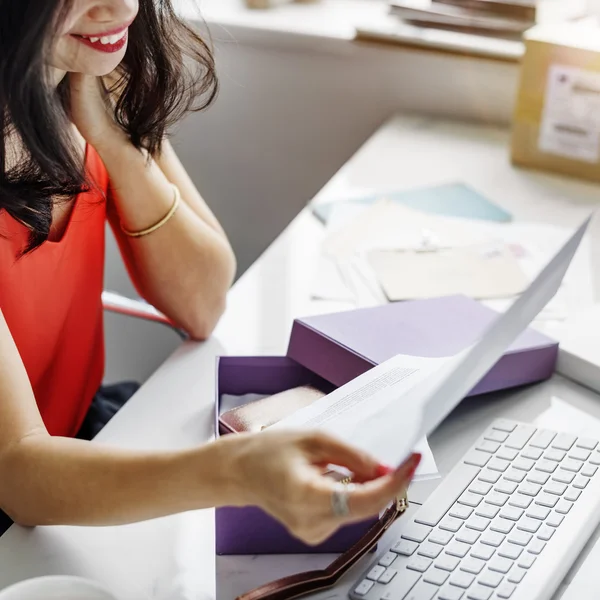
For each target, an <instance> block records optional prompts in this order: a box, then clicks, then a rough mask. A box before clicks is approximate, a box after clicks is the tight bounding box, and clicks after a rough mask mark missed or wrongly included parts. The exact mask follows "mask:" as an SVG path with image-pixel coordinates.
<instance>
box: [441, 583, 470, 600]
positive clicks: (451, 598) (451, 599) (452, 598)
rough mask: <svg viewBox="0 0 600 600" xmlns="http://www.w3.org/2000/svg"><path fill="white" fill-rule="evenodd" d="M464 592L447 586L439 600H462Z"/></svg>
mask: <svg viewBox="0 0 600 600" xmlns="http://www.w3.org/2000/svg"><path fill="white" fill-rule="evenodd" d="M463 594H464V591H463V590H461V589H460V588H457V587H452V586H451V585H449V586H446V587H445V588H444V589H443V590H442V591H441V592H440V593H439V595H438V600H461V599H462V597H463Z"/></svg>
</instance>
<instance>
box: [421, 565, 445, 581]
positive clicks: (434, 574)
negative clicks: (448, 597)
mask: <svg viewBox="0 0 600 600" xmlns="http://www.w3.org/2000/svg"><path fill="white" fill-rule="evenodd" d="M448 577H450V574H449V573H448V572H447V571H442V570H441V569H436V568H435V567H434V568H433V569H429V571H427V573H425V576H424V577H423V581H424V582H425V583H432V584H433V585H444V583H446V579H448Z"/></svg>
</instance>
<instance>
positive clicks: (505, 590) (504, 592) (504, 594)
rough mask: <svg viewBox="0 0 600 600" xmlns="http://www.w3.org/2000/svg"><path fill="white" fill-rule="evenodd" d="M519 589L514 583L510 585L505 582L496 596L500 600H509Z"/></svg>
mask: <svg viewBox="0 0 600 600" xmlns="http://www.w3.org/2000/svg"><path fill="white" fill-rule="evenodd" d="M516 589H517V586H516V585H515V584H514V583H508V582H507V581H505V582H504V583H503V584H502V585H501V586H500V587H499V588H498V589H497V590H496V595H497V596H498V598H501V599H502V600H508V599H509V598H510V597H511V596H512V595H513V593H514V591H515V590H516Z"/></svg>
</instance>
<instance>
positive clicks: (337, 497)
mask: <svg viewBox="0 0 600 600" xmlns="http://www.w3.org/2000/svg"><path fill="white" fill-rule="evenodd" d="M353 489H354V484H352V483H350V484H348V485H345V484H343V483H336V485H335V489H334V490H333V492H332V494H331V509H332V511H333V514H334V515H335V516H336V517H340V518H345V517H348V516H349V515H350V508H349V507H348V496H349V495H350V493H351V492H352V491H353Z"/></svg>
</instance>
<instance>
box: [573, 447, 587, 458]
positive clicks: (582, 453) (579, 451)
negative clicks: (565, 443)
mask: <svg viewBox="0 0 600 600" xmlns="http://www.w3.org/2000/svg"><path fill="white" fill-rule="evenodd" d="M590 454H591V452H590V451H589V450H584V449H583V448H571V450H570V451H569V458H575V459H576V460H587V459H588V458H589V457H590Z"/></svg>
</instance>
